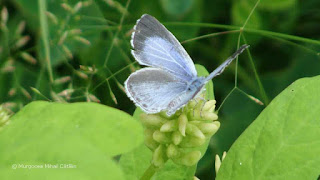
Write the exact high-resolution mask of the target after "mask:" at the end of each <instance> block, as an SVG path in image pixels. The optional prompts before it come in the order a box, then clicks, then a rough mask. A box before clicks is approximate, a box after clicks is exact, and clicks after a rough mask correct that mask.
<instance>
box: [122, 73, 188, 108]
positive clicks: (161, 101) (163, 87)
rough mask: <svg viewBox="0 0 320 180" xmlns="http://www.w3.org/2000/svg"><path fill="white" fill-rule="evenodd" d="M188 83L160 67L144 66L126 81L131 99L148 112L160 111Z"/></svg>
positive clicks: (126, 87) (127, 91)
mask: <svg viewBox="0 0 320 180" xmlns="http://www.w3.org/2000/svg"><path fill="white" fill-rule="evenodd" d="M186 87H187V84H186V83H185V82H184V81H181V79H179V78H176V77H175V76H173V75H172V74H170V73H168V72H166V71H164V70H162V69H159V68H143V69H140V70H138V71H136V72H134V73H132V74H131V75H130V76H129V78H128V79H127V80H126V82H125V89H126V93H127V95H128V96H129V97H130V99H131V100H132V101H133V102H134V103H135V104H136V105H137V106H139V107H140V108H141V109H142V110H144V111H145V112H146V113H158V112H160V111H162V110H166V109H167V108H168V105H169V103H170V102H171V101H172V100H173V99H175V98H176V97H178V96H179V94H181V92H183V91H185V89H186Z"/></svg>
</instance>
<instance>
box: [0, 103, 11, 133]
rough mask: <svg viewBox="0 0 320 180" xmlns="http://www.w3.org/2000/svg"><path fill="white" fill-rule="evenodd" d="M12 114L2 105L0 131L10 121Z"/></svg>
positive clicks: (0, 106) (0, 107)
mask: <svg viewBox="0 0 320 180" xmlns="http://www.w3.org/2000/svg"><path fill="white" fill-rule="evenodd" d="M9 118H10V115H9V113H8V111H7V110H5V109H4V108H3V107H2V105H0V131H1V130H2V128H3V127H4V126H5V125H7V124H8V123H9Z"/></svg>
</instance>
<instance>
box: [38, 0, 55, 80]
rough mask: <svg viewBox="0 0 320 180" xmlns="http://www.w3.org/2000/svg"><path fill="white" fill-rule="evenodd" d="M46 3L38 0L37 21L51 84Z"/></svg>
mask: <svg viewBox="0 0 320 180" xmlns="http://www.w3.org/2000/svg"><path fill="white" fill-rule="evenodd" d="M46 2H47V1H44V0H38V4H39V19H40V28H41V39H42V42H43V46H44V53H45V62H46V64H47V69H48V73H49V79H50V82H51V83H53V74H52V67H51V60H50V46H49V37H48V23H47V17H46V14H45V12H46V11H47V7H46Z"/></svg>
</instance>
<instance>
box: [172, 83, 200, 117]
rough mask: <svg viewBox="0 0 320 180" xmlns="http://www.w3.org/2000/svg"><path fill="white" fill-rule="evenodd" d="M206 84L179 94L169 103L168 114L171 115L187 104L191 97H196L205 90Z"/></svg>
mask: <svg viewBox="0 0 320 180" xmlns="http://www.w3.org/2000/svg"><path fill="white" fill-rule="evenodd" d="M203 87H204V85H202V86H200V87H198V89H197V90H195V91H184V92H182V93H181V94H180V95H179V96H177V97H176V98H174V99H173V100H172V101H171V102H170V103H169V105H168V108H167V109H168V110H167V115H168V116H171V115H172V114H174V113H175V112H176V111H177V110H179V109H181V108H182V107H183V106H185V105H186V104H187V103H188V102H189V101H190V100H191V99H193V98H195V97H196V96H197V95H198V94H200V93H201V92H202V90H203Z"/></svg>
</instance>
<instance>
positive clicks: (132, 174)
mask: <svg viewBox="0 0 320 180" xmlns="http://www.w3.org/2000/svg"><path fill="white" fill-rule="evenodd" d="M196 69H197V72H198V76H205V75H208V74H209V73H208V71H207V70H206V69H205V68H204V67H203V66H201V65H196ZM206 89H207V91H206V93H207V98H210V99H213V98H214V96H213V84H212V81H210V82H209V83H208V84H207V85H206ZM141 113H142V110H141V109H139V108H137V109H136V111H135V113H134V117H135V118H136V119H139V115H140V114H141ZM209 141H210V140H207V142H206V143H205V144H204V145H203V146H201V147H200V148H198V150H200V151H201V154H202V156H203V155H204V154H205V152H206V150H207V147H208V144H209ZM151 159H152V152H151V150H149V149H148V148H147V147H146V146H145V145H141V146H140V147H139V148H137V149H135V150H134V151H132V152H130V153H127V154H123V155H122V156H121V159H120V165H121V167H122V169H123V171H124V172H125V176H126V179H128V180H129V179H130V180H135V179H140V178H141V176H142V175H143V173H144V172H145V170H146V169H147V168H148V167H149V165H150V162H151ZM196 167H197V166H196V165H194V166H191V167H187V166H183V165H177V164H175V163H173V162H172V161H171V160H169V161H168V162H167V163H166V164H165V166H164V167H163V168H161V169H160V170H159V171H158V172H156V173H155V175H154V176H153V180H157V179H159V180H161V179H166V180H176V179H192V178H193V176H194V174H195V171H196Z"/></svg>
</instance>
